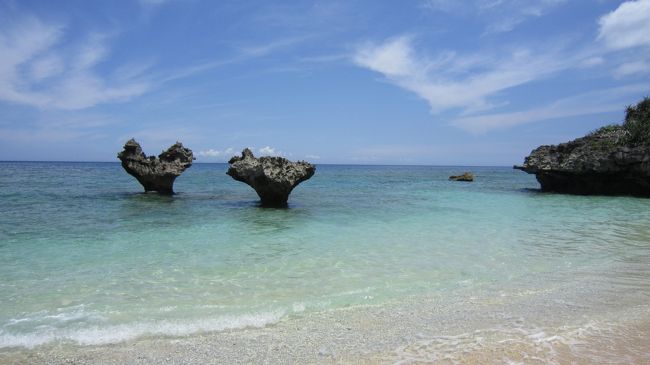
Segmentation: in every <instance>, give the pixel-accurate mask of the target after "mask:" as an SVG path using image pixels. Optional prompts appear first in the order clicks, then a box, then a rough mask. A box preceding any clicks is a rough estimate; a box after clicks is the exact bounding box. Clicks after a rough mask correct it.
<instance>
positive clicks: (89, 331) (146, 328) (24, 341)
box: [0, 310, 285, 349]
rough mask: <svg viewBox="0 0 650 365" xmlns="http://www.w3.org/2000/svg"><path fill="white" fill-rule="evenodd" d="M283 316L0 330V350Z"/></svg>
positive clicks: (224, 326) (227, 326)
mask: <svg viewBox="0 0 650 365" xmlns="http://www.w3.org/2000/svg"><path fill="white" fill-rule="evenodd" d="M284 315H285V311H283V310H279V311H270V312H262V313H250V314H243V315H236V316H220V317H216V318H205V319H200V320H192V321H188V322H182V321H166V320H162V321H150V322H134V323H131V324H119V325H106V326H92V327H81V328H63V329H60V328H54V327H45V326H42V327H41V328H38V329H37V330H35V331H33V332H31V333H27V334H19V333H10V332H7V331H5V330H2V329H0V348H9V347H25V348H29V349H32V348H34V347H36V346H40V345H44V344H47V343H51V342H54V341H62V342H73V343H76V344H79V345H103V344H112V343H119V342H123V341H128V340H132V339H135V338H138V337H142V336H147V335H154V336H186V335H191V334H195V333H201V332H217V331H224V330H231V329H242V328H261V327H264V326H267V325H269V324H273V323H277V322H278V321H280V319H281V318H282V317H283V316H284Z"/></svg>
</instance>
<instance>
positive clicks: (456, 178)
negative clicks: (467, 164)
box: [449, 172, 474, 181]
mask: <svg viewBox="0 0 650 365" xmlns="http://www.w3.org/2000/svg"><path fill="white" fill-rule="evenodd" d="M449 180H453V181H474V174H472V173H471V172H464V173H463V174H462V175H452V176H449Z"/></svg>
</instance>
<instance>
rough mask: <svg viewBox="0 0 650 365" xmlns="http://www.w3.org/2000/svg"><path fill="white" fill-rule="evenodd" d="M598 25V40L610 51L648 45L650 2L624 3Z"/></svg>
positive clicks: (646, 0)
mask: <svg viewBox="0 0 650 365" xmlns="http://www.w3.org/2000/svg"><path fill="white" fill-rule="evenodd" d="M598 23H599V24H600V32H599V35H598V38H599V39H601V40H603V41H604V42H605V44H606V45H607V46H608V47H610V48H612V49H623V48H631V47H637V46H647V45H650V0H637V1H626V2H624V3H622V4H621V5H620V6H619V7H618V8H616V10H614V11H612V12H610V13H608V14H606V15H604V16H602V17H601V18H600V20H599V22H598Z"/></svg>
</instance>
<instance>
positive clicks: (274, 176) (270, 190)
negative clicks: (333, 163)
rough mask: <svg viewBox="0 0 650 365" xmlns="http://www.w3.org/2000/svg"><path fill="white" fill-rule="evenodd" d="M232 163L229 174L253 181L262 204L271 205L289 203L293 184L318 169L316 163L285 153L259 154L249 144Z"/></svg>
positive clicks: (277, 205) (305, 178)
mask: <svg viewBox="0 0 650 365" xmlns="http://www.w3.org/2000/svg"><path fill="white" fill-rule="evenodd" d="M228 163H229V164H230V168H229V169H228V172H227V174H228V175H230V176H231V177H232V178H233V179H235V180H237V181H241V182H244V183H246V184H248V185H250V186H251V187H252V188H253V189H255V192H257V195H258V196H259V197H260V199H261V201H262V205H263V206H269V207H284V206H286V205H287V201H288V200H289V194H291V191H292V190H293V188H295V187H296V186H297V185H298V184H300V183H301V182H303V181H305V180H308V179H309V178H310V177H312V176H313V175H314V173H315V172H316V167H314V165H312V164H310V163H308V162H305V161H299V162H291V161H289V160H287V159H286V158H282V157H269V156H264V157H259V158H256V157H255V156H253V152H251V150H249V149H248V148H246V149H244V150H243V151H242V154H241V156H235V157H233V158H231V159H230V161H228Z"/></svg>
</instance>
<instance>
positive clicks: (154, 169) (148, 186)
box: [117, 139, 194, 194]
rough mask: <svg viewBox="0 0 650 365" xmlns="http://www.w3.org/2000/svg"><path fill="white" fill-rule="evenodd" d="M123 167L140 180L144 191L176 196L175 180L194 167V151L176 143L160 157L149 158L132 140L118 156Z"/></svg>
mask: <svg viewBox="0 0 650 365" xmlns="http://www.w3.org/2000/svg"><path fill="white" fill-rule="evenodd" d="M117 158H119V159H120V161H122V167H124V169H125V170H126V172H128V173H129V174H130V175H132V176H133V177H135V178H136V179H138V181H139V182H140V184H142V186H143V187H144V191H145V192H148V191H157V192H158V193H160V194H174V189H173V188H174V180H176V178H177V177H178V176H180V174H182V173H183V171H185V170H186V169H187V168H188V167H190V166H192V161H193V160H194V155H193V154H192V150H190V149H189V148H185V147H183V144H182V143H180V142H176V143H175V144H174V145H172V146H171V147H169V148H168V149H167V150H166V151H163V152H162V153H161V154H160V155H158V157H155V156H150V157H147V156H146V155H145V154H144V152H142V148H141V147H140V144H139V143H138V142H136V141H135V140H134V139H130V140H129V141H128V142H126V144H124V149H123V150H122V152H120V153H118V154H117Z"/></svg>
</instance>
